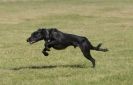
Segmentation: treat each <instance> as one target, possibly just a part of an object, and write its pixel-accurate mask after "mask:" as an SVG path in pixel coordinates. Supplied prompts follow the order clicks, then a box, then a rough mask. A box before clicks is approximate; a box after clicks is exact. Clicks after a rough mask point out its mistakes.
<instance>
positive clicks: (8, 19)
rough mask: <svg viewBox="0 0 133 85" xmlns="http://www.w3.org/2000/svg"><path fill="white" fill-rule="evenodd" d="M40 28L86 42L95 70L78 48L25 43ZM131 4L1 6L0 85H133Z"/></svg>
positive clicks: (77, 1)
mask: <svg viewBox="0 0 133 85" xmlns="http://www.w3.org/2000/svg"><path fill="white" fill-rule="evenodd" d="M39 27H56V28H58V29H59V30H61V31H63V32H67V33H73V34H77V35H82V36H86V37H87V38H88V39H89V40H90V41H91V42H92V44H93V45H94V46H96V45H97V44H98V43H101V42H102V43H103V46H102V47H103V48H104V47H107V48H109V50H110V51H109V52H106V53H103V52H96V51H92V52H91V53H92V56H93V57H94V58H95V59H96V68H95V69H93V68H91V66H92V64H91V62H90V61H88V60H87V59H86V58H84V57H83V55H82V53H81V52H80V49H79V48H76V49H74V48H73V47H68V48H67V49H65V50H60V51H58V50H54V49H51V51H50V55H49V56H48V57H45V56H43V54H42V53H41V51H42V49H43V46H44V42H43V41H41V42H38V43H36V44H34V45H29V44H28V43H27V42H26V39H27V38H28V37H29V36H30V34H31V33H32V32H33V31H35V30H36V29H38V28H39ZM132 37H133V0H0V85H132V84H133V38H132Z"/></svg>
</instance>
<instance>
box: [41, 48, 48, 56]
mask: <svg viewBox="0 0 133 85" xmlns="http://www.w3.org/2000/svg"><path fill="white" fill-rule="evenodd" d="M42 53H43V54H44V55H45V56H48V55H49V54H48V52H47V49H46V48H44V49H43V51H42Z"/></svg>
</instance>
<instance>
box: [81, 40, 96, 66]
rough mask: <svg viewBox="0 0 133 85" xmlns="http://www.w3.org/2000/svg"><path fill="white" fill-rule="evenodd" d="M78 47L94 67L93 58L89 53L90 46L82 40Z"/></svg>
mask: <svg viewBox="0 0 133 85" xmlns="http://www.w3.org/2000/svg"><path fill="white" fill-rule="evenodd" d="M80 49H81V51H82V53H83V55H84V56H85V57H86V58H87V59H88V60H90V61H91V62H92V65H93V66H92V67H93V68H94V67H95V59H94V58H92V56H91V54H90V48H88V47H87V43H86V42H83V43H82V44H81V45H80Z"/></svg>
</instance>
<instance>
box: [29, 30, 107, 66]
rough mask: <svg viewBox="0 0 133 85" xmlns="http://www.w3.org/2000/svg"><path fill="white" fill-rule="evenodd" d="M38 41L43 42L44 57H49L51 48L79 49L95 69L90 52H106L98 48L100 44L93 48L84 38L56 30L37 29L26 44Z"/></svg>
mask: <svg viewBox="0 0 133 85" xmlns="http://www.w3.org/2000/svg"><path fill="white" fill-rule="evenodd" d="M40 40H44V41H45V48H44V49H43V51H42V53H43V54H44V55H45V56H48V55H49V54H48V52H47V51H50V48H51V47H53V48H54V49H57V50H62V49H65V48H66V47H68V46H74V48H76V47H79V48H80V49H81V51H82V53H83V55H84V56H85V57H86V58H87V59H89V60H90V61H91V62H92V64H93V67H95V59H94V58H92V56H91V54H90V50H96V51H103V52H106V51H108V49H103V48H100V47H101V45H102V44H101V43H100V44H98V45H97V46H96V47H94V46H93V45H92V44H91V43H90V41H89V40H88V39H87V38H86V37H83V36H78V35H73V34H68V33H63V32H61V31H59V30H57V29H56V28H50V29H38V30H37V31H35V32H33V33H32V34H31V37H29V38H28V39H27V42H29V43H30V44H33V43H35V42H38V41H40Z"/></svg>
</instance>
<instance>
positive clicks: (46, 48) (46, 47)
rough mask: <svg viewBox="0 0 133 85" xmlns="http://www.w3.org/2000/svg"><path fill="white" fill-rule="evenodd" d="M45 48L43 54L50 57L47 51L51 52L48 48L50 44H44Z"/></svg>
mask: <svg viewBox="0 0 133 85" xmlns="http://www.w3.org/2000/svg"><path fill="white" fill-rule="evenodd" d="M44 46H45V48H44V49H43V51H42V53H43V54H44V55H45V56H48V55H49V54H48V52H47V51H50V48H49V47H48V42H47V41H46V42H45V44H44Z"/></svg>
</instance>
